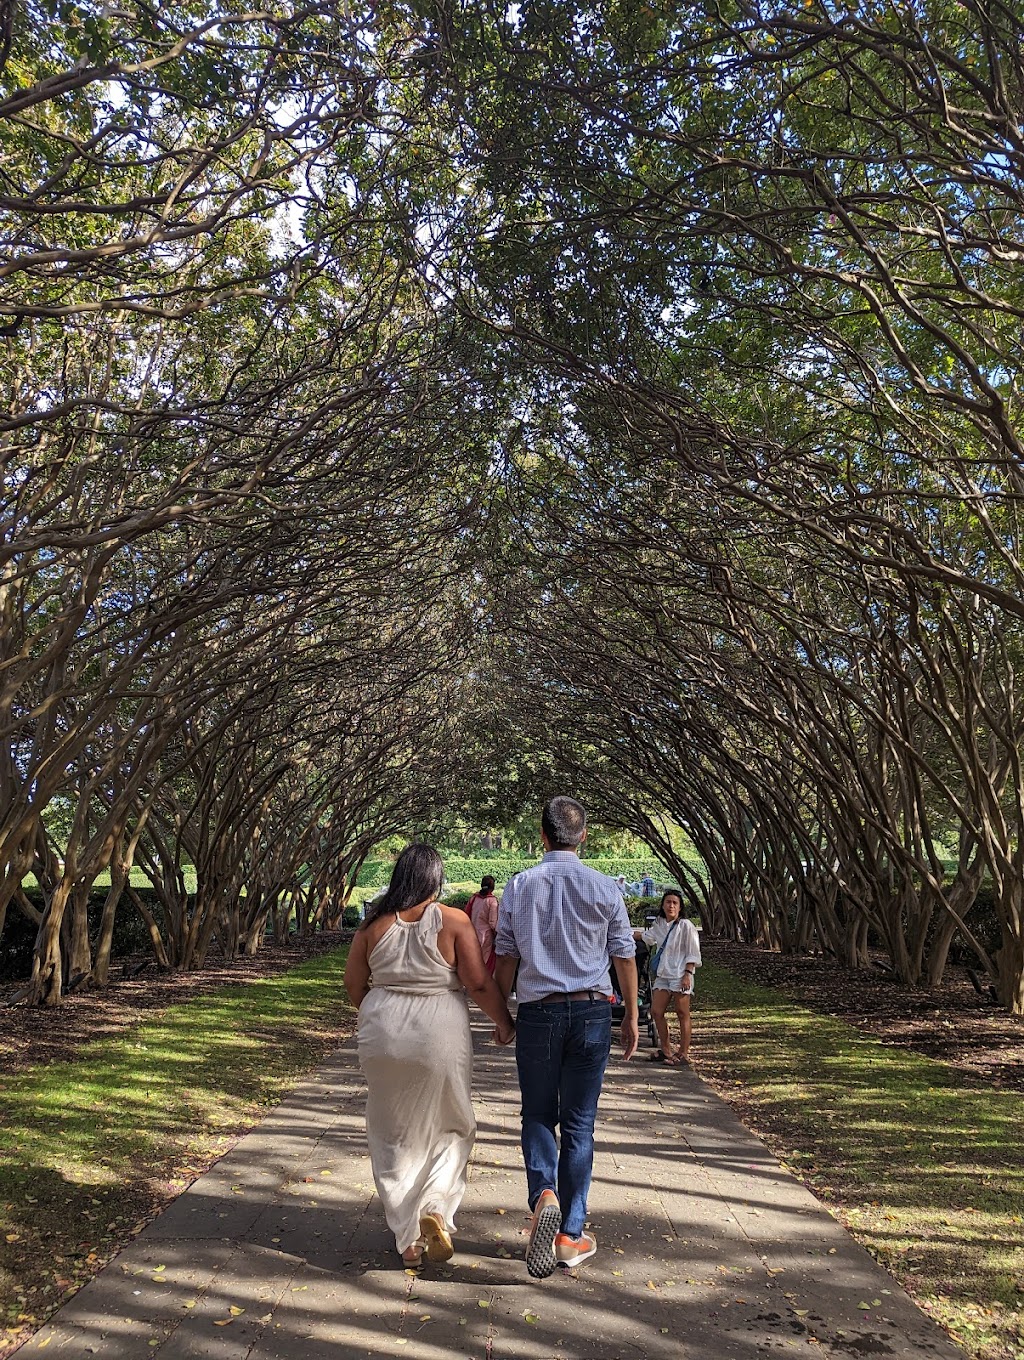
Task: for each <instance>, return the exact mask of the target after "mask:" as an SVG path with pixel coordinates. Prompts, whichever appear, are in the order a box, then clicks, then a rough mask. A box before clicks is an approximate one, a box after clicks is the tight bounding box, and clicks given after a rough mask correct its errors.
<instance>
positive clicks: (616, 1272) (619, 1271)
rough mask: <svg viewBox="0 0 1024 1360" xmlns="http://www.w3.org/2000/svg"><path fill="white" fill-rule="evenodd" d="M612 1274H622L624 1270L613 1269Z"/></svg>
mask: <svg viewBox="0 0 1024 1360" xmlns="http://www.w3.org/2000/svg"><path fill="white" fill-rule="evenodd" d="M612 1274H613V1275H621V1274H622V1271H621V1270H613V1271H612Z"/></svg>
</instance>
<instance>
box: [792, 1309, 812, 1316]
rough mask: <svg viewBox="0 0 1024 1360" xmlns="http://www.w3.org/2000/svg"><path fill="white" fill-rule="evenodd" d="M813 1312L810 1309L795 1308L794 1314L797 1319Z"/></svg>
mask: <svg viewBox="0 0 1024 1360" xmlns="http://www.w3.org/2000/svg"><path fill="white" fill-rule="evenodd" d="M810 1311H811V1310H810V1309H809V1308H794V1309H793V1312H794V1313H795V1314H796V1315H797V1317H806V1316H807V1314H808V1313H809V1312H810Z"/></svg>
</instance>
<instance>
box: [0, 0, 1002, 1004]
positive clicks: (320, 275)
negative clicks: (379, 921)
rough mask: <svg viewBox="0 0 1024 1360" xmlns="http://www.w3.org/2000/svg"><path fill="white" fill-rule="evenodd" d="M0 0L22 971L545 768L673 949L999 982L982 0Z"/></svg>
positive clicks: (250, 916) (995, 433)
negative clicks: (639, 885) (638, 845)
mask: <svg viewBox="0 0 1024 1360" xmlns="http://www.w3.org/2000/svg"><path fill="white" fill-rule="evenodd" d="M0 16H2V17H0V29H2V33H0V61H2V70H0V117H2V121H0V131H2V148H0V149H2V153H3V154H2V157H0V219H2V226H3V235H4V238H5V242H4V244H5V249H4V250H3V252H2V258H0V313H2V315H0V363H2V365H3V375H4V381H3V393H4V410H3V416H2V420H3V441H2V454H0V458H2V467H3V490H2V506H0V515H2V527H3V538H2V565H0V611H2V652H0V725H2V728H3V738H4V740H3V742H2V743H0V866H2V870H3V879H2V889H0V930H3V929H4V928H5V922H6V928H10V927H11V925H12V923H13V922H15V921H17V920H20V921H21V922H22V923H24V921H25V919H27V920H28V921H30V922H31V925H32V927H33V928H34V930H35V932H36V934H35V953H34V963H33V966H32V977H31V980H30V981H29V982H28V983H27V984H26V985H25V986H24V987H23V988H22V989H21V990H20V992H19V994H18V997H19V999H20V1000H22V1001H24V1002H28V1003H35V1004H54V1003H56V1002H57V1001H59V999H60V997H61V995H62V994H64V993H65V992H66V990H67V988H68V986H69V985H72V984H73V985H79V984H80V983H82V982H83V981H85V982H87V983H89V984H91V985H95V986H98V987H102V986H103V985H105V983H106V982H107V981H108V978H109V974H110V941H111V936H112V932H113V929H114V924H115V921H116V920H117V918H118V914H119V913H124V912H131V913H139V914H140V915H141V917H142V919H143V921H144V923H145V928H146V931H147V932H148V935H149V937H150V940H151V944H152V951H153V955H154V959H155V960H156V962H157V963H158V964H159V965H160V966H161V967H163V968H168V969H185V968H194V967H197V966H200V965H201V964H202V963H203V961H204V959H206V958H207V955H208V954H209V952H210V950H211V949H213V950H215V951H219V954H220V955H227V956H229V957H230V956H232V955H237V954H240V953H244V952H246V951H252V950H254V949H255V948H256V945H257V943H258V941H259V940H260V939H261V938H263V936H264V933H265V930H266V927H267V923H268V920H269V921H273V920H275V918H279V917H280V916H281V914H282V912H285V913H286V912H289V911H291V910H292V909H293V908H294V909H295V910H296V911H297V913H298V918H299V922H300V927H301V928H302V929H304V930H305V929H315V928H317V927H318V926H331V925H334V924H336V923H337V915H338V911H339V909H340V908H339V904H340V903H342V902H343V901H344V897H345V892H346V891H347V888H348V886H349V885H350V884H351V883H352V882H353V881H354V877H355V875H356V873H357V872H358V870H359V867H360V865H361V864H362V863H363V861H364V859H365V858H366V856H367V855H368V853H369V852H370V851H371V850H372V849H373V847H374V846H375V845H378V844H379V843H380V841H381V840H382V838H384V837H387V836H392V835H416V834H421V835H422V834H429V833H430V830H431V828H432V827H434V826H436V825H438V824H439V823H440V822H441V821H443V819H444V818H445V816H447V815H449V814H450V812H451V810H452V809H453V808H461V809H469V810H470V812H471V813H472V815H474V816H476V817H478V818H479V819H480V820H481V821H487V820H489V821H492V822H494V823H496V824H501V823H502V820H503V819H508V818H510V817H514V816H518V815H520V813H521V812H522V811H523V809H528V808H531V807H536V806H537V804H538V802H539V800H540V799H542V798H543V797H544V796H545V795H547V794H549V793H551V792H553V791H563V792H564V791H571V792H574V793H575V794H577V796H579V797H580V798H581V799H583V800H584V801H585V802H586V803H587V804H588V806H589V807H590V810H591V813H592V816H594V817H596V818H598V819H599V820H600V822H601V823H602V824H603V825H606V826H609V827H618V828H622V829H625V830H628V831H630V832H632V833H633V834H634V835H636V836H638V837H640V838H642V839H643V840H644V841H646V842H647V844H648V845H649V846H650V847H651V849H652V852H653V853H654V854H656V855H657V856H658V858H659V860H660V861H661V862H662V863H664V864H665V865H666V866H667V867H668V869H669V870H670V871H672V872H674V873H675V874H676V876H677V877H678V878H679V881H680V882H681V883H682V884H683V887H684V891H685V893H686V895H687V898H688V905H689V907H690V908H691V909H692V910H693V911H694V912H697V913H699V914H700V917H701V919H702V921H703V924H704V928H705V930H706V931H708V932H709V933H710V934H712V935H719V936H726V937H730V938H734V939H739V940H746V941H749V942H752V943H757V944H761V945H764V946H767V947H770V948H777V949H781V950H786V951H795V950H814V951H819V952H822V953H824V954H828V955H831V956H832V957H834V958H835V959H837V960H839V961H840V962H841V963H842V964H844V965H846V966H849V967H863V966H867V963H868V959H869V950H870V952H876V951H878V950H880V951H882V952H883V954H884V956H885V958H886V959H887V960H888V964H889V966H890V967H891V969H892V970H893V971H894V973H895V974H896V975H897V976H898V977H899V978H900V979H901V980H902V981H903V982H905V983H906V984H908V985H935V984H937V983H938V982H939V981H940V980H941V978H942V975H943V970H944V968H946V967H947V964H948V958H949V953H950V949H951V947H952V946H954V944H955V946H956V948H957V950H959V951H961V952H962V953H963V952H966V955H967V956H968V957H969V958H970V959H971V960H972V964H973V967H974V968H975V969H976V971H977V973H978V975H979V976H980V977H982V978H983V979H984V980H985V985H986V987H987V986H988V985H991V986H992V987H993V988H994V989H995V991H996V993H997V994H998V997H999V1000H1000V1002H1001V1004H1002V1005H1003V1006H1005V1007H1007V1008H1009V1009H1010V1010H1012V1011H1014V1012H1017V1013H1020V1012H1022V1011H1024V843H1022V822H1024V775H1022V767H1021V756H1022V742H1024V694H1022V693H1021V692H1020V691H1019V690H1018V684H1017V681H1018V674H1019V672H1020V670H1021V666H1022V662H1024V593H1022V587H1024V568H1022V565H1021V557H1020V553H1021V534H1022V526H1021V498H1022V494H1024V448H1022V445H1021V397H1022V394H1021V388H1020V364H1021V352H1022V335H1024V327H1022V320H1024V268H1022V261H1024V125H1022V118H1024V58H1022V52H1024V31H1022V20H1021V17H1020V13H1019V10H1018V9H1017V8H1016V7H1015V6H1011V5H1003V4H1001V3H999V0H958V3H953V2H952V0H878V3H862V4H858V3H839V2H838V0H801V3H793V4H786V3H783V4H771V5H768V4H765V5H761V4H759V3H752V2H751V0H730V3H727V4H716V3H707V4H695V5H690V4H682V3H666V2H665V0H651V3H650V4H648V5H639V4H636V3H635V0H623V2H621V3H620V2H619V0H595V3H592V4H587V5H576V4H573V3H566V0H557V3H555V2H554V0H546V2H542V0H521V3H519V4H517V5H512V6H508V5H506V4H504V3H503V2H501V3H497V4H492V3H490V0H443V3H430V0H419V2H412V0H410V2H409V3H402V0H395V2H394V3H379V4H374V5H369V4H366V5H364V4H362V3H359V0H354V3H352V4H344V5H338V4H334V3H331V4H322V3H320V0H310V3H309V4H307V5H305V6H304V7H298V8H295V9H294V10H293V9H290V8H287V7H281V8H280V9H276V8H274V7H273V6H271V7H270V8H268V9H267V10H266V11H260V12H256V11H253V12H243V11H241V10H236V9H234V8H232V7H231V6H229V5H225V4H218V3H215V2H214V0H199V2H198V3H196V4H191V5H183V4H182V5H179V4H176V3H171V4H168V5H161V6H160V7H159V9H157V8H151V7H149V6H147V5H144V4H142V3H137V0H126V3H125V4H123V5H120V6H118V7H117V8H112V7H110V6H106V5H104V6H100V5H99V4H93V3H88V2H87V3H85V4H81V5H75V6H67V5H64V4H56V3H54V2H53V0H3V3H2V4H0ZM672 828H677V829H678V828H682V829H683V830H684V831H685V833H686V835H687V836H688V837H689V838H690V840H691V841H692V844H693V846H694V847H695V848H696V850H697V852H698V853H699V856H700V858H701V859H702V861H703V866H704V868H703V871H702V872H700V873H698V872H696V871H695V870H694V868H693V865H692V862H690V861H688V862H683V861H682V860H681V859H680V858H679V857H678V853H677V850H678V837H676V836H674V835H673V834H672ZM186 865H188V866H194V871H195V877H196V887H195V892H194V893H189V892H186V888H185V875H184V867H185V866H186ZM133 867H134V868H135V869H136V870H138V869H143V870H145V872H146V873H147V874H148V875H149V878H150V880H151V881H152V884H153V892H154V894H155V899H156V904H155V905H154V898H153V897H152V896H148V897H145V898H144V897H143V896H140V894H139V893H138V892H137V891H136V890H135V889H134V888H133V886H132V878H131V873H130V871H131V870H132V868H133ZM100 879H102V881H103V882H104V884H105V883H106V882H108V881H109V883H110V888H109V891H106V897H105V901H104V904H103V909H102V912H101V916H100V919H99V924H98V927H97V926H96V925H95V923H94V924H93V926H92V927H90V922H89V918H88V914H87V910H86V904H87V901H88V899H89V895H90V892H91V891H94V890H95V885H96V883H97V881H98V880H100ZM30 882H31V883H32V884H35V885H37V886H38V891H32V892H30V891H29V890H28V888H27V884H29V883H30Z"/></svg>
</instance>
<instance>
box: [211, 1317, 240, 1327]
mask: <svg viewBox="0 0 1024 1360" xmlns="http://www.w3.org/2000/svg"><path fill="white" fill-rule="evenodd" d="M234 1320H235V1319H234V1318H217V1320H216V1321H215V1322H214V1324H213V1325H214V1326H215V1327H230V1326H231V1324H232V1323H233V1322H234Z"/></svg>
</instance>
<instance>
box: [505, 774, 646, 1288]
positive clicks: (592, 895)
mask: <svg viewBox="0 0 1024 1360" xmlns="http://www.w3.org/2000/svg"><path fill="white" fill-rule="evenodd" d="M586 834H587V814H586V812H585V811H584V808H583V806H582V804H581V803H578V802H576V800H575V799H574V798H564V797H558V798H552V799H551V800H550V802H548V803H547V804H546V805H545V807H544V810H543V813H542V814H541V840H542V841H543V843H544V849H545V852H546V853H545V855H544V858H543V859H542V860H541V862H540V864H538V865H536V866H535V867H533V868H531V869H524V870H522V871H521V872H520V873H518V874H515V875H514V876H513V877H512V878H511V879H510V880H509V883H508V885H507V887H506V888H505V893H504V896H503V898H502V901H501V907H500V909H499V912H498V932H497V936H496V938H495V942H494V948H495V953H496V954H497V956H498V962H497V966H496V969H495V981H496V982H497V984H498V987H499V989H500V990H501V992H502V995H503V996H505V997H506V998H507V997H508V994H509V992H510V991H511V989H512V983H513V980H514V979H516V965H517V963H518V965H519V975H518V979H517V980H516V997H517V999H518V1002H519V1008H518V1012H517V1016H516V1065H517V1067H518V1069H519V1089H520V1091H521V1092H522V1097H523V1138H522V1141H523V1159H524V1161H525V1163H526V1186H527V1194H528V1198H529V1205H530V1209H531V1210H532V1212H533V1222H532V1224H531V1227H530V1241H529V1245H528V1247H527V1249H526V1268H527V1270H528V1271H529V1272H530V1274H531V1275H532V1276H534V1277H535V1278H536V1279H543V1278H544V1277H545V1276H547V1275H550V1274H551V1273H552V1272H553V1271H554V1269H555V1266H556V1265H557V1264H559V1263H561V1264H563V1265H566V1266H575V1265H579V1264H580V1262H581V1261H585V1260H587V1259H588V1257H591V1256H593V1255H594V1253H595V1252H596V1251H597V1240H596V1239H595V1238H594V1237H593V1236H591V1234H590V1233H587V1232H584V1230H583V1227H584V1224H585V1222H586V1217H587V1194H588V1192H589V1190H590V1180H591V1175H592V1172H593V1165H594V1121H595V1119H596V1117H597V1101H598V1097H599V1096H600V1094H601V1083H602V1080H603V1077H604V1069H605V1066H606V1064H607V1062H608V1054H609V1052H610V1050H611V1035H612V1017H611V997H610V992H611V987H610V983H609V974H608V960H609V957H611V958H614V959H615V962H616V973H617V975H618V982H619V990H620V991H621V993H622V1000H623V1002H624V1003H625V1008H626V1013H625V1016H624V1018H623V1020H622V1052H623V1056H624V1057H625V1059H626V1060H627V1061H628V1060H629V1059H630V1058H632V1056H633V1054H634V1053H635V1052H636V1046H637V1040H638V1034H639V1031H638V1024H637V975H636V959H635V957H634V956H635V952H636V948H635V944H634V940H633V932H632V928H631V926H630V923H629V916H628V914H627V912H626V906H625V903H624V902H623V900H622V897H621V896H620V894H619V892H618V890H617V888H616V886H615V883H614V881H613V880H612V879H610V878H606V877H605V875H604V874H599V873H597V872H596V871H595V870H593V869H591V868H589V867H588V866H587V865H585V864H581V863H580V860H579V850H580V846H581V845H582V844H583V842H584V840H585V839H586ZM556 1128H558V1130H559V1132H560V1134H561V1147H559V1141H558V1137H557V1135H556V1132H555V1130H556Z"/></svg>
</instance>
